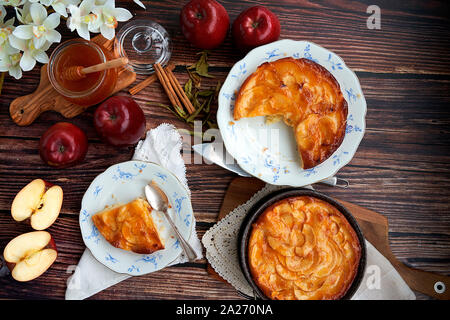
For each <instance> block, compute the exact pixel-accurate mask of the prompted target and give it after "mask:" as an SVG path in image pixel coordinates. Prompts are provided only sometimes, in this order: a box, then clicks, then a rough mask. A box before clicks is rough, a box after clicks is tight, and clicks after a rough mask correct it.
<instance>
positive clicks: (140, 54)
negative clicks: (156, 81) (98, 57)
mask: <svg viewBox="0 0 450 320" xmlns="http://www.w3.org/2000/svg"><path fill="white" fill-rule="evenodd" d="M115 50H116V52H118V54H119V55H120V56H121V57H126V58H128V61H129V62H128V66H127V67H128V68H129V69H130V70H131V71H134V72H136V73H138V74H151V73H153V72H154V71H155V70H154V69H153V64H155V63H159V64H160V65H161V66H163V67H164V66H166V65H167V63H168V62H169V60H170V56H171V54H172V46H171V41H170V37H169V34H168V33H167V31H166V29H164V28H163V27H162V26H161V25H160V24H158V23H156V22H154V21H151V20H134V21H131V22H129V23H127V24H125V25H124V26H123V27H122V28H121V29H120V31H119V33H118V34H117V38H116V42H115Z"/></svg>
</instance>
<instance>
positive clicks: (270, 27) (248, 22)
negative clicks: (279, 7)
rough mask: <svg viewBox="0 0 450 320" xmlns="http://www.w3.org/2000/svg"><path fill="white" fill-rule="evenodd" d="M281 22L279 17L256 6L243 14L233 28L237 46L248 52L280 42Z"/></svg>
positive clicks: (235, 21)
mask: <svg viewBox="0 0 450 320" xmlns="http://www.w3.org/2000/svg"><path fill="white" fill-rule="evenodd" d="M280 29H281V28H280V21H278V18H277V16H276V15H275V14H274V13H273V12H272V11H270V10H269V9H267V8H265V7H263V6H255V7H251V8H248V9H247V10H244V11H243V12H241V14H240V15H239V16H238V17H237V18H236V20H234V22H233V27H232V34H233V40H234V43H235V44H236V46H237V47H238V48H240V49H243V50H248V49H251V48H254V47H257V46H260V45H263V44H266V43H270V42H273V41H275V40H278V38H279V37H280Z"/></svg>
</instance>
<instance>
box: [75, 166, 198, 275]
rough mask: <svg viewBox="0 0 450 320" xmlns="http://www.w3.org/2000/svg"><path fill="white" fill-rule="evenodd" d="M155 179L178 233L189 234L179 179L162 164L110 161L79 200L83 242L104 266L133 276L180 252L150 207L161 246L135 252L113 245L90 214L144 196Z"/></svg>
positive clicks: (187, 212) (154, 268)
mask: <svg viewBox="0 0 450 320" xmlns="http://www.w3.org/2000/svg"><path fill="white" fill-rule="evenodd" d="M150 181H153V182H154V183H156V184H157V185H158V186H159V187H160V188H161V189H162V190H163V191H164V192H165V193H166V195H167V197H168V198H169V203H170V207H171V208H169V214H170V216H171V217H172V220H173V221H174V223H175V225H176V226H177V227H178V230H179V231H180V233H181V234H182V236H183V237H184V238H185V239H186V240H188V239H189V237H190V235H191V228H192V223H193V211H192V206H191V200H190V197H189V194H188V192H187V191H186V189H185V188H184V187H183V185H182V184H181V182H180V181H179V180H178V179H177V178H176V177H175V176H174V175H173V174H172V173H171V172H169V171H168V170H166V169H165V168H163V167H161V166H159V165H157V164H155V163H149V162H142V161H128V162H122V163H119V164H116V165H113V166H111V167H109V168H108V169H106V171H105V172H103V173H102V174H100V175H98V176H97V177H96V178H95V179H94V181H92V183H91V185H90V186H89V188H88V189H87V191H86V193H85V194H84V196H83V200H82V202H81V211H80V229H81V235H82V237H83V240H84V243H85V244H86V246H87V247H88V248H89V250H91V252H92V254H93V255H94V257H95V258H96V259H97V260H98V261H100V262H101V263H103V264H104V265H105V266H107V267H108V268H110V269H112V270H114V271H116V272H119V273H127V274H129V275H133V276H137V275H143V274H147V273H150V272H154V271H157V270H160V269H162V268H164V267H165V266H167V265H168V264H169V263H170V262H172V261H173V260H175V259H176V258H177V257H178V256H179V255H180V253H181V251H182V248H181V246H180V244H179V241H178V239H177V237H176V235H175V233H174V231H173V230H172V228H171V227H170V225H169V224H168V222H167V221H166V220H165V218H164V217H163V215H162V214H161V213H160V212H158V211H155V210H153V211H152V213H151V214H152V217H153V221H154V222H155V224H156V225H157V228H158V230H159V232H160V236H161V238H162V239H163V241H164V246H165V249H164V250H158V251H156V252H154V253H152V254H138V253H134V252H131V251H127V250H122V249H119V248H115V247H113V246H112V245H111V244H110V243H109V242H108V241H106V239H105V238H104V237H103V236H102V235H101V234H100V232H99V231H98V229H97V228H96V227H95V225H94V223H93V222H92V216H93V215H94V214H95V213H97V212H99V211H101V210H103V209H105V207H106V206H111V205H114V204H117V203H120V204H125V203H127V202H130V201H132V200H134V199H136V198H138V197H142V198H144V199H145V194H144V187H145V185H147V184H148V183H149V182H150Z"/></svg>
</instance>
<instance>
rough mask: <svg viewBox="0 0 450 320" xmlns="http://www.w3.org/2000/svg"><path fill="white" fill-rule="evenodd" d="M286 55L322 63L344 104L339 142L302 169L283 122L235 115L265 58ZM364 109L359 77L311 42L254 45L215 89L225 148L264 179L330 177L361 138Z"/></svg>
mask: <svg viewBox="0 0 450 320" xmlns="http://www.w3.org/2000/svg"><path fill="white" fill-rule="evenodd" d="M285 57H293V58H295V59H299V58H306V59H309V60H312V61H314V62H316V63H318V64H320V65H321V66H323V67H325V68H326V69H327V70H328V71H329V72H331V74H332V75H333V76H334V77H335V78H336V80H337V81H338V82H339V85H340V87H341V91H342V93H343V95H344V97H345V99H346V100H347V104H348V117H347V127H346V132H345V137H344V140H343V141H342V144H341V145H340V146H339V148H338V149H337V150H336V151H335V152H334V153H333V154H332V155H331V156H330V157H329V158H328V159H327V160H325V161H324V162H322V163H320V164H319V165H317V166H315V167H313V168H310V169H306V170H305V169H303V168H302V166H301V163H300V159H299V156H298V151H297V144H296V143H295V137H294V132H293V130H292V128H289V127H288V126H287V125H285V124H284V122H283V121H279V122H274V123H267V122H266V121H265V120H266V119H265V117H254V118H244V119H240V120H239V121H235V120H234V117H233V109H234V103H235V100H236V94H237V93H238V92H239V88H240V87H241V85H242V83H243V82H244V81H245V79H246V78H247V77H248V76H249V75H251V74H252V73H253V72H255V71H256V68H257V67H258V66H259V65H261V64H263V63H264V62H267V61H275V60H278V59H281V58H285ZM366 109H367V106H366V100H365V99H364V95H363V92H362V90H361V86H360V84H359V80H358V77H357V76H356V75H355V73H354V72H353V71H352V70H350V69H349V68H348V67H347V66H346V65H345V63H344V61H343V60H342V59H341V58H340V57H339V56H338V55H336V54H335V53H333V52H331V51H329V50H327V49H325V48H323V47H321V46H319V45H316V44H314V43H312V42H308V41H294V40H287V39H286V40H279V41H275V42H272V43H269V44H266V45H263V46H260V47H257V48H255V49H253V50H252V51H250V52H249V53H248V54H247V55H246V56H245V57H244V58H243V59H242V60H240V61H238V62H237V63H236V64H235V65H234V66H233V68H232V69H231V71H230V73H229V74H228V77H227V78H226V80H225V82H224V84H223V86H222V89H221V90H220V93H219V108H218V111H217V123H218V125H219V129H220V133H221V136H222V139H223V141H224V144H225V147H226V149H227V151H228V152H229V153H230V154H231V155H232V156H233V157H234V158H235V159H236V161H237V163H238V164H239V165H240V166H241V167H242V169H244V170H245V171H246V172H248V173H249V174H251V175H253V176H255V177H257V178H259V179H261V180H263V181H265V182H266V183H270V184H275V185H288V186H293V187H302V186H305V185H308V184H312V183H316V182H319V181H321V180H324V179H326V178H329V177H332V176H333V175H335V174H336V173H337V172H338V170H339V169H341V168H342V167H343V166H345V165H346V164H347V163H348V162H350V160H351V159H352V157H353V155H354V154H355V152H356V150H357V148H358V145H359V143H360V142H361V140H362V138H363V136H364V130H365V127H366V125H365V116H366Z"/></svg>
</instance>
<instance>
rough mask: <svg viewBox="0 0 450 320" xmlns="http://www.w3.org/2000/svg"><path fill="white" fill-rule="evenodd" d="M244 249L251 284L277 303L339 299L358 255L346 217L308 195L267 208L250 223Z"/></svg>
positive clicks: (355, 237) (356, 241)
mask: <svg viewBox="0 0 450 320" xmlns="http://www.w3.org/2000/svg"><path fill="white" fill-rule="evenodd" d="M247 249H248V265H249V269H250V273H251V277H252V279H253V282H254V283H255V284H256V285H257V287H258V288H259V289H260V290H261V291H262V292H263V294H264V295H265V296H266V297H267V298H269V299H276V300H325V299H326V300H335V299H341V298H342V297H344V295H346V293H347V291H348V290H349V288H350V286H351V285H352V283H353V281H354V280H355V277H356V275H357V273H358V267H359V265H360V260H361V256H362V246H361V244H360V240H359V238H358V235H357V233H356V232H355V230H354V229H353V227H352V226H351V225H350V223H349V222H348V221H347V219H346V217H345V216H344V215H343V214H342V213H341V212H340V211H339V210H338V209H337V208H336V207H334V206H333V205H331V204H330V203H328V202H326V201H323V200H321V199H318V198H315V197H311V196H293V197H289V198H285V199H282V200H279V201H277V202H275V203H274V204H272V205H271V206H269V207H267V208H266V209H265V210H264V211H263V212H262V213H261V214H260V215H259V216H258V218H257V219H256V220H255V221H254V223H253V224H252V229H251V232H250V237H249V240H248V247H247Z"/></svg>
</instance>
